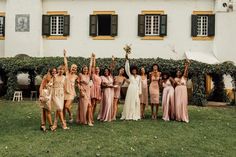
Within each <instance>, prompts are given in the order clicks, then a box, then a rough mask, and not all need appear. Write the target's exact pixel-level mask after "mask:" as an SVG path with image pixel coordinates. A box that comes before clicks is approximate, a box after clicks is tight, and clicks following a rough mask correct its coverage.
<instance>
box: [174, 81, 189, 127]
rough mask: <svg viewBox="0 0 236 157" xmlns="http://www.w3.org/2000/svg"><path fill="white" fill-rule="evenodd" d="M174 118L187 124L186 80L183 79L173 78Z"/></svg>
mask: <svg viewBox="0 0 236 157" xmlns="http://www.w3.org/2000/svg"><path fill="white" fill-rule="evenodd" d="M175 82H177V86H176V87H175V116H176V120H177V121H184V122H187V123H188V122H189V117H188V93H187V86H186V82H187V80H186V79H185V78H184V77H181V78H175Z"/></svg>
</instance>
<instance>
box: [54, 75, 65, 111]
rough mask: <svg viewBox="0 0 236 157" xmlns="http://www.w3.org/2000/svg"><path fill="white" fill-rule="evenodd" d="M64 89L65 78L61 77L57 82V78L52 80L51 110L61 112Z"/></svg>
mask: <svg viewBox="0 0 236 157" xmlns="http://www.w3.org/2000/svg"><path fill="white" fill-rule="evenodd" d="M64 88H65V76H62V79H61V80H59V77H58V76H56V77H55V78H54V79H53V85H52V103H53V108H54V109H56V110H59V111H62V110H63V108H64Z"/></svg>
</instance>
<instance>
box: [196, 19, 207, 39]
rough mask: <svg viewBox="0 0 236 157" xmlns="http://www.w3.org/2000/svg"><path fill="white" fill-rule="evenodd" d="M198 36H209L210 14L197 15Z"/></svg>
mask: <svg viewBox="0 0 236 157" xmlns="http://www.w3.org/2000/svg"><path fill="white" fill-rule="evenodd" d="M204 20H205V21H204ZM199 22H200V23H199ZM197 36H199V37H206V36H208V16H207V15H199V16H198V17H197Z"/></svg>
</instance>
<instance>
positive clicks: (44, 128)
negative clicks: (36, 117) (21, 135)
mask: <svg viewBox="0 0 236 157" xmlns="http://www.w3.org/2000/svg"><path fill="white" fill-rule="evenodd" d="M40 130H41V131H43V132H46V131H47V128H46V126H45V124H41V126H40Z"/></svg>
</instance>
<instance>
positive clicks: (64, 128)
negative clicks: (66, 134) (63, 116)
mask: <svg viewBox="0 0 236 157" xmlns="http://www.w3.org/2000/svg"><path fill="white" fill-rule="evenodd" d="M62 129H63V130H70V128H69V127H67V126H66V127H62Z"/></svg>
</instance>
